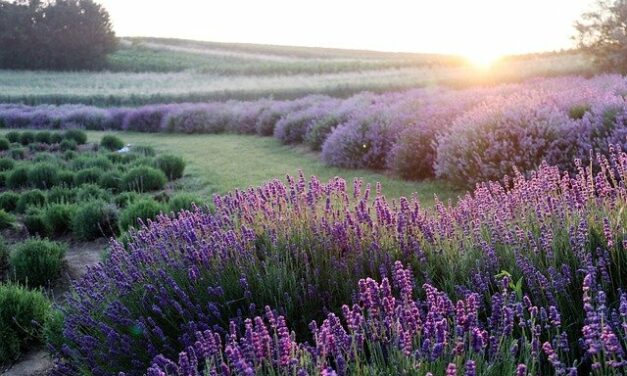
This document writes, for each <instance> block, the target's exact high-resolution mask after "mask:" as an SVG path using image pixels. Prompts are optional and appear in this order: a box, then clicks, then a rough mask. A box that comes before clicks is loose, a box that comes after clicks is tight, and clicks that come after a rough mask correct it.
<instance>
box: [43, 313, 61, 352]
mask: <svg viewBox="0 0 627 376" xmlns="http://www.w3.org/2000/svg"><path fill="white" fill-rule="evenodd" d="M64 320H65V315H64V314H63V312H62V311H61V310H59V309H52V310H51V312H50V314H49V315H48V317H47V318H46V321H45V322H44V328H43V339H44V342H45V343H46V344H47V345H48V346H52V347H53V348H55V349H60V348H62V346H63V343H64V342H65V337H63V322H64Z"/></svg>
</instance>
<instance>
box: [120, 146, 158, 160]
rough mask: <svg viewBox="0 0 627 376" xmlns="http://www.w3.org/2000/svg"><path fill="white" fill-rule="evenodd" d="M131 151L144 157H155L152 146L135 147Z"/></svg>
mask: <svg viewBox="0 0 627 376" xmlns="http://www.w3.org/2000/svg"><path fill="white" fill-rule="evenodd" d="M131 151H132V152H133V153H135V154H139V155H142V156H144V157H154V156H155V155H157V153H156V152H155V149H154V148H153V147H152V146H148V145H135V146H133V147H132V148H131ZM127 155H128V156H129V157H130V156H131V155H130V154H127Z"/></svg>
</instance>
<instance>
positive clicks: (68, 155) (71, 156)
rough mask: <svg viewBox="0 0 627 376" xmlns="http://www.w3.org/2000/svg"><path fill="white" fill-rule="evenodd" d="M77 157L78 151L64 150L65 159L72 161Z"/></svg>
mask: <svg viewBox="0 0 627 376" xmlns="http://www.w3.org/2000/svg"><path fill="white" fill-rule="evenodd" d="M76 157H78V153H77V152H75V151H74V150H66V151H65V152H63V159H65V160H66V161H71V160H73V159H74V158H76Z"/></svg>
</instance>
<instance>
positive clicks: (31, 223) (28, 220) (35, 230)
mask: <svg viewBox="0 0 627 376" xmlns="http://www.w3.org/2000/svg"><path fill="white" fill-rule="evenodd" d="M23 222H24V226H25V227H26V230H27V231H28V233H29V234H30V235H31V236H40V237H47V236H49V235H50V234H51V229H50V226H48V222H46V219H45V218H44V215H43V212H42V211H41V209H40V208H30V209H28V211H27V212H26V215H25V216H24V218H23Z"/></svg>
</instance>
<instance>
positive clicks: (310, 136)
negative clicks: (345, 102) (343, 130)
mask: <svg viewBox="0 0 627 376" xmlns="http://www.w3.org/2000/svg"><path fill="white" fill-rule="evenodd" d="M342 120H344V119H342V118H340V117H339V116H336V115H333V114H331V115H328V116H327V117H325V118H323V119H320V120H318V121H316V122H314V123H312V124H311V125H310V126H309V128H307V133H305V140H304V141H305V143H306V144H307V146H309V147H310V148H311V150H315V151H320V150H322V145H323V144H324V141H326V139H327V137H328V136H329V134H331V133H332V132H333V131H334V130H335V128H337V126H338V125H340V124H341V122H342Z"/></svg>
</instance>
